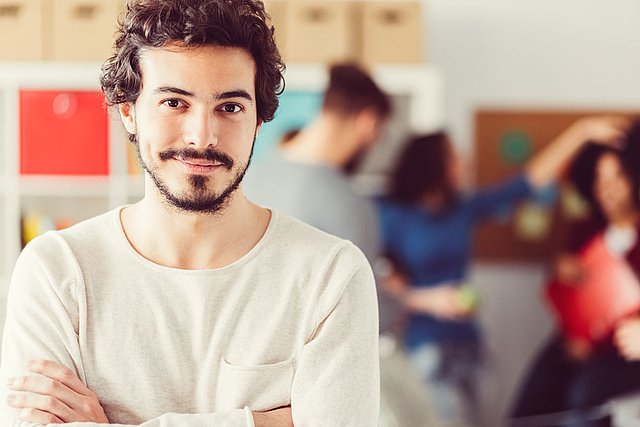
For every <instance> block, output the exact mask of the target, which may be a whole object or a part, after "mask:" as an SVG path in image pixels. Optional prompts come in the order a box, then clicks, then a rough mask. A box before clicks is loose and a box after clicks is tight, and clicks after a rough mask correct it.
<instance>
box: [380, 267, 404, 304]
mask: <svg viewBox="0 0 640 427" xmlns="http://www.w3.org/2000/svg"><path fill="white" fill-rule="evenodd" d="M382 286H383V289H384V290H385V291H386V292H387V293H388V294H390V295H391V296H394V297H398V296H399V295H402V294H403V293H404V292H406V290H407V288H408V283H407V278H406V277H405V276H404V274H402V272H400V270H398V269H396V268H392V269H390V270H389V271H388V272H387V274H386V275H385V277H384V279H383V285H382Z"/></svg>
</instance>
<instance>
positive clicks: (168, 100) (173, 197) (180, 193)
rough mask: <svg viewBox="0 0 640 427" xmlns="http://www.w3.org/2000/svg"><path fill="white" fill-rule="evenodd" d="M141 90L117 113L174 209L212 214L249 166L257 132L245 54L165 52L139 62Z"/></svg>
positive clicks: (146, 54) (147, 53)
mask: <svg viewBox="0 0 640 427" xmlns="http://www.w3.org/2000/svg"><path fill="white" fill-rule="evenodd" d="M140 68H141V72H142V90H141V92H140V95H139V97H138V99H137V100H136V102H135V104H134V105H133V106H132V105H130V104H123V105H121V106H120V113H121V115H122V119H123V122H124V124H125V127H126V128H127V130H128V131H129V132H130V133H132V134H135V135H136V139H137V143H136V145H137V148H138V154H139V156H140V160H141V162H142V165H143V168H144V169H145V171H146V172H147V173H148V175H149V177H150V178H151V179H152V180H153V182H154V183H155V186H156V187H157V189H158V193H159V194H160V195H161V196H162V198H163V199H164V201H165V202H167V203H169V204H170V205H171V206H174V207H176V208H179V209H180V210H182V211H188V212H209V213H215V212H218V211H220V210H221V209H223V208H224V207H225V206H226V203H228V202H229V200H230V199H231V197H233V195H234V193H235V190H236V188H237V187H238V185H239V184H240V182H241V181H242V178H243V176H244V173H245V171H246V169H247V167H248V165H249V161H250V158H251V154H252V151H253V143H254V141H255V136H256V133H257V129H258V121H257V110H256V101H255V99H256V97H255V84H254V79H255V70H256V66H255V62H254V60H253V58H252V57H251V56H250V55H249V54H248V53H247V52H246V51H244V50H243V49H239V48H228V47H219V46H204V47H191V48H188V49H187V48H184V47H181V46H179V45H175V44H174V45H168V46H166V47H164V48H162V49H148V50H144V51H142V52H141V54H140Z"/></svg>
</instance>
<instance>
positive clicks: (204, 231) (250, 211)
mask: <svg viewBox="0 0 640 427" xmlns="http://www.w3.org/2000/svg"><path fill="white" fill-rule="evenodd" d="M161 197H162V196H160V195H159V194H157V192H154V191H149V189H148V190H147V194H146V195H145V198H144V199H143V200H141V201H140V202H138V203H136V204H135V205H132V206H130V207H128V208H125V209H124V210H123V211H122V214H121V221H122V225H123V228H124V231H125V234H126V236H127V239H128V240H129V243H130V244H131V245H132V246H133V248H134V249H135V250H136V251H137V252H138V253H140V254H141V255H142V256H144V257H145V258H147V259H149V260H150V261H152V262H154V263H156V264H159V265H163V266H166V267H172V268H178V269H184V270H203V269H213V268H221V267H225V266H227V265H230V264H232V263H234V262H235V261H237V260H238V259H240V258H242V257H243V256H244V255H245V254H247V253H248V252H249V251H250V250H251V249H252V248H253V247H254V246H255V245H256V244H257V243H258V242H259V241H260V239H261V238H262V236H263V235H264V233H265V231H266V229H267V227H268V224H269V221H270V218H271V213H270V212H269V210H267V209H264V208H260V207H258V206H256V205H254V204H253V203H251V202H250V201H249V200H247V199H246V198H245V197H244V195H243V194H242V190H241V189H238V190H237V191H236V192H235V193H234V195H233V196H232V197H231V199H230V200H229V204H228V205H227V207H225V208H224V209H223V210H222V211H220V212H218V213H217V214H207V213H186V212H182V211H180V210H178V209H176V208H173V207H171V206H168V205H167V203H166V202H165V201H163V200H162V199H161Z"/></svg>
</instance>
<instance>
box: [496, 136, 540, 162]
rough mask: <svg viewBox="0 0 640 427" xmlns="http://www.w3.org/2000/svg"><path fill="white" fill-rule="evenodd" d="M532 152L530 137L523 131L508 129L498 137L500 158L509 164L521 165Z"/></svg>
mask: <svg viewBox="0 0 640 427" xmlns="http://www.w3.org/2000/svg"><path fill="white" fill-rule="evenodd" d="M532 153H533V143H532V141H531V137H530V136H529V135H528V134H527V133H526V132H523V131H509V132H506V133H505V134H504V135H502V138H501V139H500V158H501V159H502V160H503V161H504V162H505V163H507V164H509V165H521V164H523V163H525V162H526V161H527V160H529V157H531V154H532Z"/></svg>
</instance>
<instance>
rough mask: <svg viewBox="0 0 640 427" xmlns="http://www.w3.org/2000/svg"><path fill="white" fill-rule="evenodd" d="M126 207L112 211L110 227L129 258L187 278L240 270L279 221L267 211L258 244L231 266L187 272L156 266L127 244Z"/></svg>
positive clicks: (276, 215) (276, 214)
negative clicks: (123, 214) (267, 220)
mask: <svg viewBox="0 0 640 427" xmlns="http://www.w3.org/2000/svg"><path fill="white" fill-rule="evenodd" d="M128 206H130V205H123V206H120V207H118V208H116V209H115V210H114V211H113V217H112V225H113V227H114V228H115V231H116V236H117V240H118V242H119V243H120V244H121V245H122V246H124V248H125V250H126V252H127V253H128V254H129V256H130V257H132V258H133V259H134V260H135V261H136V262H138V263H140V264H142V265H144V266H145V267H147V268H150V269H152V270H155V271H158V272H164V273H171V274H182V275H188V276H193V275H195V276H197V275H211V274H222V273H225V274H226V273H228V272H230V271H233V270H236V269H238V268H241V267H242V266H244V265H245V264H247V263H248V262H250V261H251V260H252V259H253V258H255V257H256V256H257V255H258V254H259V253H260V252H261V251H262V248H263V247H264V246H266V245H267V244H268V241H269V240H270V239H271V235H272V234H273V232H274V231H273V230H274V229H275V228H276V224H277V223H278V221H279V219H280V215H279V214H278V212H277V211H275V210H273V209H269V210H270V212H271V218H270V219H269V224H268V225H267V229H266V230H265V232H264V234H263V235H262V237H261V238H260V240H258V243H256V244H255V245H254V246H253V247H252V248H251V249H250V250H249V251H248V252H247V253H245V254H244V255H242V256H241V257H240V258H238V259H237V260H236V261H234V262H232V263H231V264H228V265H225V266H223V267H218V268H207V269H196V270H187V269H181V268H175V267H168V266H165V265H162V264H158V263H156V262H153V261H151V260H149V259H147V258H145V257H144V256H143V255H142V254H140V253H139V252H138V251H136V250H135V249H134V247H133V246H132V245H131V243H130V242H129V239H127V235H126V234H125V232H124V227H123V225H122V210H123V209H125V208H126V207H128Z"/></svg>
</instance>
